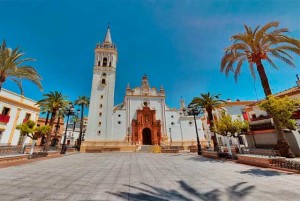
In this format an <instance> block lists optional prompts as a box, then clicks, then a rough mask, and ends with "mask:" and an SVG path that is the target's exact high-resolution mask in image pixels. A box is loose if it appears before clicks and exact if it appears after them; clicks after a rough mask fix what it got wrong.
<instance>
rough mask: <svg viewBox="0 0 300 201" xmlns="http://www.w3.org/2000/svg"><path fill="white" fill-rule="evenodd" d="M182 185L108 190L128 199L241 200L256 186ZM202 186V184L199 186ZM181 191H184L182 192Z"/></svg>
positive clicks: (181, 182) (159, 200) (149, 200)
mask: <svg viewBox="0 0 300 201" xmlns="http://www.w3.org/2000/svg"><path fill="white" fill-rule="evenodd" d="M178 184H179V186H180V189H179V190H174V189H172V187H171V186H170V188H169V189H163V188H161V187H159V186H153V185H149V184H146V183H143V182H142V183H141V185H139V186H132V185H124V186H127V187H130V188H131V190H130V192H118V193H113V192H107V193H109V194H111V195H115V196H117V197H119V198H123V199H126V200H127V199H128V200H136V201H137V200H147V201H167V200H180V201H192V200H212V201H219V200H223V199H224V198H225V197H226V198H228V199H227V200H241V199H242V198H244V197H245V196H247V195H248V194H250V193H251V192H252V191H253V189H254V188H255V186H253V185H252V186H249V185H246V184H247V182H240V183H237V184H235V185H233V186H229V187H228V188H226V189H225V190H224V191H221V190H220V189H214V190H212V191H209V192H206V193H201V192H200V191H199V190H197V189H195V188H193V187H192V186H190V185H188V184H187V183H186V182H184V181H182V180H180V181H178ZM199 188H201V186H199ZM180 191H184V192H185V193H183V192H180Z"/></svg>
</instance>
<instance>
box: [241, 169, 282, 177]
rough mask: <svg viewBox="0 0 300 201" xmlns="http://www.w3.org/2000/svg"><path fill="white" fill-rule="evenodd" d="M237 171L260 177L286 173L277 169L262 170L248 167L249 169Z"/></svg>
mask: <svg viewBox="0 0 300 201" xmlns="http://www.w3.org/2000/svg"><path fill="white" fill-rule="evenodd" d="M238 173H241V174H249V175H254V176H260V177H262V176H264V177H272V176H279V175H283V174H286V173H281V172H277V171H272V170H262V169H250V170H245V171H241V172H238Z"/></svg>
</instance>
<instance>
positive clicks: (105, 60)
mask: <svg viewBox="0 0 300 201" xmlns="http://www.w3.org/2000/svg"><path fill="white" fill-rule="evenodd" d="M102 65H103V66H104V67H106V66H107V58H106V57H104V58H103V63H102Z"/></svg>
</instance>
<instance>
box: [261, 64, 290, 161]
mask: <svg viewBox="0 0 300 201" xmlns="http://www.w3.org/2000/svg"><path fill="white" fill-rule="evenodd" d="M256 68H257V71H258V75H259V77H260V81H261V85H262V87H263V89H264V92H265V96H266V98H268V96H269V95H272V91H271V88H270V85H269V80H268V77H267V75H266V72H265V68H264V66H263V64H262V62H261V60H259V61H258V62H257V63H256ZM273 122H274V127H275V132H276V135H277V138H278V140H277V147H278V149H279V152H280V155H281V156H284V157H289V158H294V157H295V155H294V154H293V152H292V151H291V148H290V145H289V144H288V142H287V139H286V137H285V135H284V133H283V129H282V126H281V125H280V122H279V121H278V120H277V119H274V118H273Z"/></svg>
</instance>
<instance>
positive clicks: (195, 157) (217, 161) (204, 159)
mask: <svg viewBox="0 0 300 201" xmlns="http://www.w3.org/2000/svg"><path fill="white" fill-rule="evenodd" d="M186 160H192V161H200V162H211V163H224V162H226V160H221V159H213V158H206V157H203V156H193V157H191V158H188V159H186Z"/></svg>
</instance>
